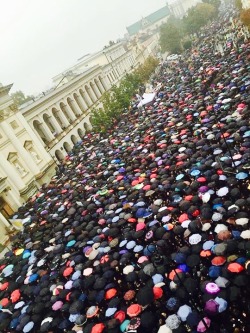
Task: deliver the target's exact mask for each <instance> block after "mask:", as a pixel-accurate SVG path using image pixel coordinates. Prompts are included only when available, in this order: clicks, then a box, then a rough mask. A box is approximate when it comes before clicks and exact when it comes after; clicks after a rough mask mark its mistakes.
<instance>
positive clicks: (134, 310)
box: [127, 304, 142, 317]
mask: <svg viewBox="0 0 250 333" xmlns="http://www.w3.org/2000/svg"><path fill="white" fill-rule="evenodd" d="M141 311H142V307H141V306H140V305H139V304H132V305H130V306H129V307H128V308H127V315H128V316H129V317H136V316H138V315H139V314H140V313H141Z"/></svg>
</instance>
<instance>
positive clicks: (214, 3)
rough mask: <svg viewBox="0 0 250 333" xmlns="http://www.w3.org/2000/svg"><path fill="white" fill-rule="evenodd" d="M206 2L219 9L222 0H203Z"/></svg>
mask: <svg viewBox="0 0 250 333" xmlns="http://www.w3.org/2000/svg"><path fill="white" fill-rule="evenodd" d="M202 2H204V3H208V4H209V5H212V6H214V7H215V8H216V9H217V10H218V9H219V7H220V5H221V0H202Z"/></svg>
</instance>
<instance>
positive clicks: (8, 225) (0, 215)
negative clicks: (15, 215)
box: [0, 213, 11, 227]
mask: <svg viewBox="0 0 250 333" xmlns="http://www.w3.org/2000/svg"><path fill="white" fill-rule="evenodd" d="M0 221H1V222H2V223H3V224H4V225H5V226H6V227H10V226H11V224H10V223H9V222H8V220H7V219H6V218H5V217H4V216H3V214H2V213H0Z"/></svg>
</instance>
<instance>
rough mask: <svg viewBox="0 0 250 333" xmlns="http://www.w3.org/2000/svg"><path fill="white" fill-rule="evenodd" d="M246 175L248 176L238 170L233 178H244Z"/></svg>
mask: <svg viewBox="0 0 250 333" xmlns="http://www.w3.org/2000/svg"><path fill="white" fill-rule="evenodd" d="M247 177H248V174H247V173H246V172H239V173H237V175H236V176H235V178H237V179H239V180H242V179H246V178H247Z"/></svg>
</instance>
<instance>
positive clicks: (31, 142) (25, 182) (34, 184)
mask: <svg viewBox="0 0 250 333" xmlns="http://www.w3.org/2000/svg"><path fill="white" fill-rule="evenodd" d="M11 87H12V84H10V85H8V86H3V85H0V243H1V242H2V241H3V240H4V236H5V231H4V226H8V225H9V224H8V221H7V219H8V218H9V216H10V215H12V214H13V212H14V211H15V210H16V209H17V208H18V207H19V206H21V205H22V204H23V203H24V202H25V201H26V200H27V199H28V198H29V197H30V196H32V195H33V194H34V193H36V192H37V190H38V188H39V187H40V186H41V185H42V184H43V183H46V182H48V181H49V179H50V178H51V177H52V175H53V174H54V170H55V167H54V166H55V163H54V161H53V159H52V157H51V156H50V155H49V154H48V153H47V152H46V150H45V148H44V146H43V145H42V144H41V142H40V140H39V139H38V138H37V136H36V134H35V133H34V131H33V130H32V129H31V127H30V126H29V125H28V123H27V121H26V120H25V118H24V116H23V115H22V113H20V112H19V111H18V110H17V108H16V107H15V105H14V103H13V100H12V98H11V97H10V96H9V91H10V89H11Z"/></svg>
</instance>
